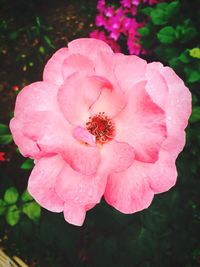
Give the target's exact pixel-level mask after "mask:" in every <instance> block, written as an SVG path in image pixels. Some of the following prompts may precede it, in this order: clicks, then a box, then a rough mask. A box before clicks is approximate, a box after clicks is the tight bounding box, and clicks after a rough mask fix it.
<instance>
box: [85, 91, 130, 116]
mask: <svg viewBox="0 0 200 267" xmlns="http://www.w3.org/2000/svg"><path fill="white" fill-rule="evenodd" d="M125 105H126V99H125V97H124V94H123V92H122V91H121V90H120V89H118V88H117V87H113V86H111V87H110V88H108V87H107V88H103V90H102V91H101V94H100V96H99V98H98V99H97V101H96V102H94V104H93V105H92V106H91V107H90V114H91V115H95V114H98V113H99V112H105V114H106V115H107V116H108V117H109V118H112V117H114V116H116V115H117V114H118V113H119V112H120V111H121V110H122V109H123V108H124V106H125Z"/></svg>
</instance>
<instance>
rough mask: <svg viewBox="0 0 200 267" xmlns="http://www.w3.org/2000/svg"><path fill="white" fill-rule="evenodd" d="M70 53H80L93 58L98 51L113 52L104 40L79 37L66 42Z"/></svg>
mask: <svg viewBox="0 0 200 267" xmlns="http://www.w3.org/2000/svg"><path fill="white" fill-rule="evenodd" d="M68 48H69V52H70V53H71V54H77V53H78V54H81V55H84V56H87V57H89V58H90V59H92V60H95V59H96V58H97V57H98V55H99V53H100V52H102V53H104V52H105V53H110V54H113V51H112V49H111V48H110V46H109V45H107V44H106V43H105V42H103V41H101V40H97V39H93V38H80V39H76V40H74V41H72V42H70V43H69V44H68Z"/></svg>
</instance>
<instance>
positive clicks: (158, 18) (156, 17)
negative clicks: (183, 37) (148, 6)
mask: <svg viewBox="0 0 200 267" xmlns="http://www.w3.org/2000/svg"><path fill="white" fill-rule="evenodd" d="M167 7H168V4H167V3H161V4H158V5H157V6H156V8H154V9H152V11H151V13H150V17H151V19H152V22H153V24H155V25H165V24H166V23H167V22H168V19H169V18H168V13H167Z"/></svg>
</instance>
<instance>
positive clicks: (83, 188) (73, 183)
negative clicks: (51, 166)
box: [56, 165, 106, 225]
mask: <svg viewBox="0 0 200 267" xmlns="http://www.w3.org/2000/svg"><path fill="white" fill-rule="evenodd" d="M105 185H106V176H105V175H104V174H103V173H100V172H99V173H97V174H96V175H95V176H93V175H90V176H87V175H83V174H81V173H78V172H76V171H74V170H73V169H72V168H71V167H70V166H69V165H66V166H65V167H64V169H63V170H62V172H61V173H60V175H59V179H58V180H57V183H56V192H57V194H58V195H59V196H60V198H62V199H63V200H64V201H65V210H64V215H65V219H66V220H67V221H68V222H69V223H73V224H75V225H81V224H82V223H83V220H84V217H85V212H86V211H87V210H88V209H90V208H92V207H94V205H95V204H97V203H99V202H100V199H101V197H102V195H103V192H104V189H105Z"/></svg>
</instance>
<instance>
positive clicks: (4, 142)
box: [0, 134, 13, 145]
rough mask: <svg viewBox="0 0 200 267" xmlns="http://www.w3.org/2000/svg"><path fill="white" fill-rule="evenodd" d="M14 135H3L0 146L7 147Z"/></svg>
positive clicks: (0, 136) (0, 138) (0, 137)
mask: <svg viewBox="0 0 200 267" xmlns="http://www.w3.org/2000/svg"><path fill="white" fill-rule="evenodd" d="M12 140H13V139H12V135H11V134H2V135H0V144H2V145H7V144H10V143H11V142H12Z"/></svg>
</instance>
